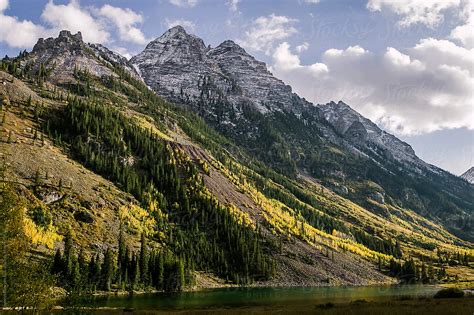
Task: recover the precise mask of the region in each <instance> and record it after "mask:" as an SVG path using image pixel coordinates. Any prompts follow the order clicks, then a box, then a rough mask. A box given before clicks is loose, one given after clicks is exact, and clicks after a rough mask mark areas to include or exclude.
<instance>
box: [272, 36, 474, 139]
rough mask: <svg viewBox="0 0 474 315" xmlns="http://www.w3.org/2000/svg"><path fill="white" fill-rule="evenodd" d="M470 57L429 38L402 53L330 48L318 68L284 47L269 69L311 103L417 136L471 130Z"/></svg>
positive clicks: (467, 52)
mask: <svg viewBox="0 0 474 315" xmlns="http://www.w3.org/2000/svg"><path fill="white" fill-rule="evenodd" d="M473 56H474V50H473V49H466V48H464V47H460V46H457V45H455V44H454V43H453V42H450V41H447V40H436V39H431V38H430V39H423V40H421V41H420V42H419V43H418V44H417V45H415V47H413V48H410V49H406V50H404V51H403V52H402V51H399V50H397V49H395V48H392V47H388V48H387V49H386V51H385V53H383V54H373V53H371V52H370V51H367V50H365V49H364V48H362V47H360V46H351V47H348V48H347V49H344V50H338V49H329V50H327V51H326V52H325V53H324V54H323V56H322V62H321V63H314V64H311V65H302V64H301V62H300V59H299V56H298V55H297V54H296V53H293V52H291V50H290V46H289V45H288V44H287V43H283V44H281V45H280V46H278V48H277V49H276V51H275V53H274V54H273V60H274V64H273V66H272V67H271V70H272V71H273V72H274V73H275V75H276V76H278V77H280V78H282V79H283V80H284V81H285V82H286V83H288V84H290V85H292V87H293V88H294V90H295V91H296V92H297V93H298V94H300V95H301V96H304V97H305V98H307V99H308V100H310V101H313V102H315V103H326V102H329V101H332V100H335V101H337V100H343V101H345V102H346V103H348V104H349V105H351V106H353V107H354V108H355V109H356V110H358V111H360V112H361V113H362V114H364V115H365V116H367V117H369V118H370V119H372V120H374V121H376V122H379V123H381V124H382V125H384V126H385V127H386V128H388V129H389V130H391V131H392V132H395V133H398V134H417V133H426V132H431V131H434V130H440V129H444V128H460V127H466V128H469V129H474V110H473V105H474V95H473V91H472V87H473V86H474V74H473V71H474V70H473V69H472V65H473V58H474V57H473Z"/></svg>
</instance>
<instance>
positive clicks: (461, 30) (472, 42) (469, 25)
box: [450, 0, 474, 48]
mask: <svg viewBox="0 0 474 315" xmlns="http://www.w3.org/2000/svg"><path fill="white" fill-rule="evenodd" d="M459 17H460V19H461V20H462V21H463V22H464V24H462V25H459V26H457V27H456V28H454V29H453V30H452V31H451V34H450V37H451V38H452V39H455V40H458V41H459V42H460V43H461V44H462V45H464V47H467V48H474V2H473V1H471V0H464V6H463V9H462V11H461V12H460V14H459Z"/></svg>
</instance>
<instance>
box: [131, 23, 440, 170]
mask: <svg viewBox="0 0 474 315" xmlns="http://www.w3.org/2000/svg"><path fill="white" fill-rule="evenodd" d="M130 61H131V63H133V64H134V65H135V66H136V67H137V68H138V69H139V70H140V73H141V76H142V78H143V80H144V81H145V82H146V83H147V84H148V85H149V86H150V87H151V88H152V89H153V90H155V91H156V92H157V93H158V94H160V95H162V96H164V97H165V98H168V99H169V100H171V101H175V102H183V103H186V104H187V105H190V106H191V107H194V110H195V111H196V112H198V113H199V114H200V115H201V116H203V117H211V120H212V117H215V116H220V115H221V114H220V112H229V111H230V110H232V111H234V112H236V114H235V115H233V116H232V117H228V116H227V117H224V118H219V119H217V120H218V121H219V124H220V125H222V124H225V125H226V126H238V127H239V128H240V129H243V128H244V126H246V125H247V128H245V129H243V131H241V133H246V134H248V135H250V136H249V137H250V138H251V139H252V137H253V136H252V135H254V134H258V130H256V128H253V127H252V126H251V124H250V123H248V122H247V121H245V120H243V119H239V118H241V117H242V116H244V115H243V114H242V113H243V110H242V109H241V108H242V104H245V105H251V107H252V108H253V109H254V110H257V111H258V112H260V113H261V114H263V115H272V114H274V113H278V112H282V113H291V114H293V115H295V116H296V117H297V119H298V120H299V121H300V122H302V123H303V124H304V125H305V126H310V125H313V126H316V127H315V128H316V129H317V132H318V133H319V136H321V137H322V138H323V139H324V140H328V141H330V142H332V143H334V144H336V145H338V146H345V147H347V148H349V150H350V151H351V152H353V153H355V154H357V155H359V156H366V157H368V158H371V159H373V160H376V161H378V162H380V163H382V164H383V163H384V161H385V160H387V159H388V160H390V159H392V160H394V161H396V162H402V163H407V164H409V165H411V166H412V168H415V169H416V170H417V171H418V172H422V171H424V170H427V169H430V170H431V171H437V169H436V168H435V167H432V166H431V165H428V164H427V163H425V162H423V161H422V160H420V159H419V158H418V157H417V156H416V155H415V152H414V151H413V149H412V148H411V147H410V146H409V145H408V144H407V143H405V142H403V141H401V140H399V139H398V138H396V137H395V136H393V135H391V134H389V133H387V132H385V131H383V130H381V129H380V128H379V127H377V125H375V124H374V123H373V122H371V121H370V120H368V119H366V118H365V117H363V116H362V115H360V114H359V113H357V112H356V111H354V110H353V109H351V108H350V107H349V106H348V105H346V104H344V103H343V102H339V103H334V102H331V103H329V104H326V105H320V106H315V105H313V104H312V103H310V102H307V101H306V100H305V99H303V98H300V97H299V96H298V95H296V94H295V93H293V92H292V89H291V87H290V86H288V85H285V84H284V83H283V81H281V80H279V79H278V78H276V77H274V76H273V75H272V73H271V72H270V71H268V69H267V66H266V65H265V63H263V62H261V61H258V60H256V59H255V58H254V57H252V56H251V55H249V54H248V53H247V52H246V51H245V50H244V49H243V48H242V47H240V46H239V45H237V44H236V43H234V42H233V41H231V40H226V41H224V42H223V43H221V44H220V45H218V46H217V47H215V48H211V47H209V46H206V45H205V43H204V42H203V40H202V39H200V38H198V37H196V36H195V35H191V34H188V33H187V32H186V31H185V29H184V28H183V27H181V26H176V27H173V28H171V29H170V30H168V31H167V32H165V33H164V34H163V35H162V36H161V37H159V38H157V39H156V40H154V41H152V42H151V43H149V44H148V45H147V46H146V48H145V50H144V51H143V52H141V53H140V54H138V55H137V56H135V57H133V58H132V59H131V60H130ZM213 104H220V105H219V106H220V107H216V106H214V107H213ZM226 106H227V107H226ZM224 116H225V115H224ZM315 136H316V135H315ZM255 137H258V135H256V136H255ZM255 137H253V138H255Z"/></svg>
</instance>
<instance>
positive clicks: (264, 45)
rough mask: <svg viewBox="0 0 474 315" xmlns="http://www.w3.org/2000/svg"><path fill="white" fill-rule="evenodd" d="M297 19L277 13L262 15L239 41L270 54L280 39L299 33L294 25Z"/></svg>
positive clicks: (246, 46) (243, 44) (250, 47)
mask: <svg viewBox="0 0 474 315" xmlns="http://www.w3.org/2000/svg"><path fill="white" fill-rule="evenodd" d="M297 21H298V20H296V19H292V18H289V17H286V16H280V15H275V14H271V15H269V16H261V17H259V18H257V19H256V20H254V21H253V22H252V24H251V26H250V29H249V30H248V31H246V32H245V36H244V38H243V39H240V40H237V42H238V43H239V44H240V45H242V46H244V47H245V48H249V49H252V50H255V51H264V52H265V53H266V54H268V55H269V54H271V52H272V50H273V48H274V46H275V44H276V43H277V42H278V41H281V40H284V39H286V38H288V37H289V36H290V35H292V34H294V33H297V30H296V28H294V27H293V24H294V23H296V22H297Z"/></svg>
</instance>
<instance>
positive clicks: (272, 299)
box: [87, 285, 439, 310]
mask: <svg viewBox="0 0 474 315" xmlns="http://www.w3.org/2000/svg"><path fill="white" fill-rule="evenodd" d="M438 290H439V287H436V286H427V285H403V286H370V287H328V288H320V287H318V288H226V289H208V290H203V291H199V292H185V293H179V294H163V293H155V294H140V295H134V296H109V297H95V298H93V300H92V301H88V302H87V306H91V307H114V308H130V309H135V310H140V309H142V310H192V309H203V308H204V309H205V308H234V307H253V306H267V305H268V306H270V305H271V306H275V305H287V306H290V305H301V304H303V303H304V304H307V305H310V304H312V305H317V304H322V303H328V302H331V303H343V302H351V301H356V300H366V301H376V300H384V299H394V298H400V297H402V296H403V297H405V296H407V297H411V298H420V297H432V296H433V295H434V294H435V293H436V292H437V291H438Z"/></svg>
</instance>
